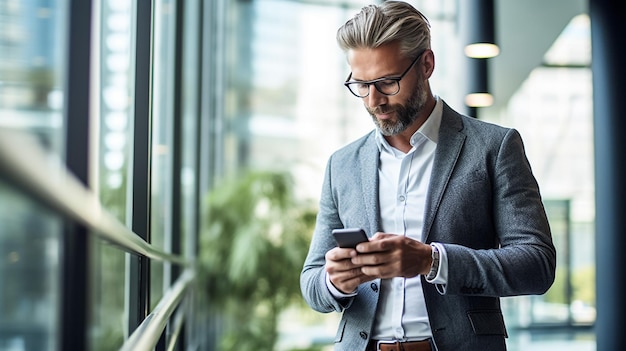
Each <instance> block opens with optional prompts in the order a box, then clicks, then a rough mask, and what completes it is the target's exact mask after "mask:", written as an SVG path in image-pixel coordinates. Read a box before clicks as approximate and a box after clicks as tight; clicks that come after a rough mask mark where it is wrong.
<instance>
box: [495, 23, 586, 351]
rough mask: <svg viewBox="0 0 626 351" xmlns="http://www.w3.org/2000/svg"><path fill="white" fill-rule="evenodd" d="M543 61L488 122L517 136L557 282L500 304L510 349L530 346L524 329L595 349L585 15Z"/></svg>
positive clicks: (562, 34) (547, 340) (552, 340)
mask: <svg viewBox="0 0 626 351" xmlns="http://www.w3.org/2000/svg"><path fill="white" fill-rule="evenodd" d="M543 62H544V64H543V65H542V66H541V67H537V68H536V69H534V70H533V71H532V72H531V74H530V75H529V76H528V78H527V79H526V81H525V82H524V83H523V85H522V86H521V87H520V88H519V90H518V91H517V92H516V93H515V94H514V96H513V97H512V98H511V100H510V101H509V103H508V107H507V109H506V110H505V111H502V113H501V114H499V115H498V116H494V118H493V119H492V120H493V121H495V122H498V123H501V124H504V125H507V126H511V127H514V128H517V129H518V130H519V131H520V133H521V134H522V137H523V138H524V142H525V147H526V152H527V155H528V158H529V161H530V163H531V165H532V167H533V171H534V173H535V176H536V177H537V180H538V182H539V185H540V188H541V190H542V196H543V198H544V202H545V205H546V211H547V212H548V217H549V220H550V225H551V229H552V234H553V237H554V242H555V245H556V247H557V275H556V281H555V283H554V285H553V286H552V287H551V288H550V290H549V291H548V292H547V293H546V294H545V295H542V296H531V297H515V298H508V299H505V300H504V307H505V310H506V313H507V316H506V317H507V318H506V319H507V321H508V323H509V328H510V329H511V330H510V333H511V334H512V337H511V338H510V345H511V349H512V350H525V349H527V348H528V347H529V344H528V343H529V342H530V341H531V340H528V339H527V338H525V337H524V335H528V334H526V333H524V332H523V330H525V329H529V330H536V331H537V332H536V333H535V334H537V335H539V336H537V338H540V339H543V340H546V341H545V342H547V343H555V342H556V341H555V340H558V339H559V338H561V339H573V340H575V341H574V343H575V344H576V345H577V347H580V348H581V350H583V349H584V350H595V342H594V337H593V332H592V326H593V324H594V322H595V318H596V311H595V254H594V252H595V249H594V237H595V232H594V218H595V215H594V209H595V203H594V176H593V174H594V173H593V172H594V166H593V165H594V161H593V113H592V83H591V74H592V72H591V68H590V64H591V40H590V26H589V17H588V16H587V15H586V14H581V15H579V16H576V17H574V18H572V20H571V21H570V23H569V24H568V26H567V27H566V28H565V29H564V30H563V32H562V33H561V35H560V36H559V37H558V39H557V40H556V41H555V42H554V44H553V45H552V46H551V48H550V49H549V50H548V52H546V54H545V56H544V61H543ZM547 328H548V329H547ZM542 330H543V332H541V331H542ZM546 330H552V331H554V332H553V333H552V334H551V333H547V332H545V331H546ZM555 345H558V344H555Z"/></svg>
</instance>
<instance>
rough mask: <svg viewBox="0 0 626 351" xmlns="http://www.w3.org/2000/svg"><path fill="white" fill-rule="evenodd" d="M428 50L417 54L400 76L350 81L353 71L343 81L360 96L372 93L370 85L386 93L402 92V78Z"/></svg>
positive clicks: (354, 93) (352, 91)
mask: <svg viewBox="0 0 626 351" xmlns="http://www.w3.org/2000/svg"><path fill="white" fill-rule="evenodd" d="M424 52H426V51H422V53H421V54H419V55H417V57H416V58H415V60H413V62H411V65H410V66H409V67H408V68H407V69H406V70H405V71H404V73H402V74H401V75H400V76H398V77H382V78H378V79H374V80H367V81H352V82H351V81H350V79H351V78H352V72H350V74H349V75H348V78H347V79H346V81H345V82H344V83H343V85H345V86H346V87H347V88H348V90H350V92H351V93H352V94H353V95H354V96H356V97H359V98H364V97H367V96H368V95H369V94H370V85H374V87H376V90H378V92H380V93H381V94H384V95H396V94H397V93H399V92H400V80H402V78H404V76H406V74H407V73H409V71H410V70H411V68H412V67H413V66H414V65H415V63H416V62H417V61H418V60H419V59H420V57H422V55H423V54H424Z"/></svg>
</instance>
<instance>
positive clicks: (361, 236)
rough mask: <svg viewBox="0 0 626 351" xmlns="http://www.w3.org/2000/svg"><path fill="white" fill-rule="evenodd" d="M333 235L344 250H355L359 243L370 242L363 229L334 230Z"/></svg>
mask: <svg viewBox="0 0 626 351" xmlns="http://www.w3.org/2000/svg"><path fill="white" fill-rule="evenodd" d="M332 233H333V236H334V237H335V241H336V242H337V245H339V247H342V248H355V247H356V245H357V244H358V243H362V242H364V241H368V240H369V239H368V238H367V234H365V231H364V230H363V229H361V228H343V229H333V232H332Z"/></svg>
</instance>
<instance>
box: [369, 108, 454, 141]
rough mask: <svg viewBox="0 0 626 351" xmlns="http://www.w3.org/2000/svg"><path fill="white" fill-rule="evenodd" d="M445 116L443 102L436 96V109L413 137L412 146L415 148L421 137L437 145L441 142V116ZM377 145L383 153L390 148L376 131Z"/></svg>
mask: <svg viewBox="0 0 626 351" xmlns="http://www.w3.org/2000/svg"><path fill="white" fill-rule="evenodd" d="M442 114H443V102H442V100H441V99H440V98H439V97H438V96H435V108H433V111H432V112H431V113H430V115H429V116H428V118H427V119H426V121H424V124H422V126H421V127H420V128H419V129H418V130H417V131H416V132H415V133H413V135H412V136H411V145H412V146H415V144H416V143H417V141H418V140H419V138H420V135H421V136H424V137H426V138H427V139H429V140H430V141H432V142H433V143H435V144H437V143H438V142H439V127H440V126H441V116H442ZM375 137H376V144H377V145H378V150H379V151H382V149H383V148H390V147H391V146H389V143H387V140H385V138H384V136H383V135H382V134H381V132H380V130H378V129H377V130H376V134H375Z"/></svg>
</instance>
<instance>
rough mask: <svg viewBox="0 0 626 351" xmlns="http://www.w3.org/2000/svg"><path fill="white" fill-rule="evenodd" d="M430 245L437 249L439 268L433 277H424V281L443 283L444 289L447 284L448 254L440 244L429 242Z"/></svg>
mask: <svg viewBox="0 0 626 351" xmlns="http://www.w3.org/2000/svg"><path fill="white" fill-rule="evenodd" d="M431 245H433V246H435V247H436V248H437V250H439V269H438V270H437V275H435V277H434V278H433V279H426V281H427V282H429V283H431V284H437V285H444V287H443V289H444V290H445V285H446V284H448V255H447V253H446V249H445V247H444V246H443V245H442V244H440V243H431Z"/></svg>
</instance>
